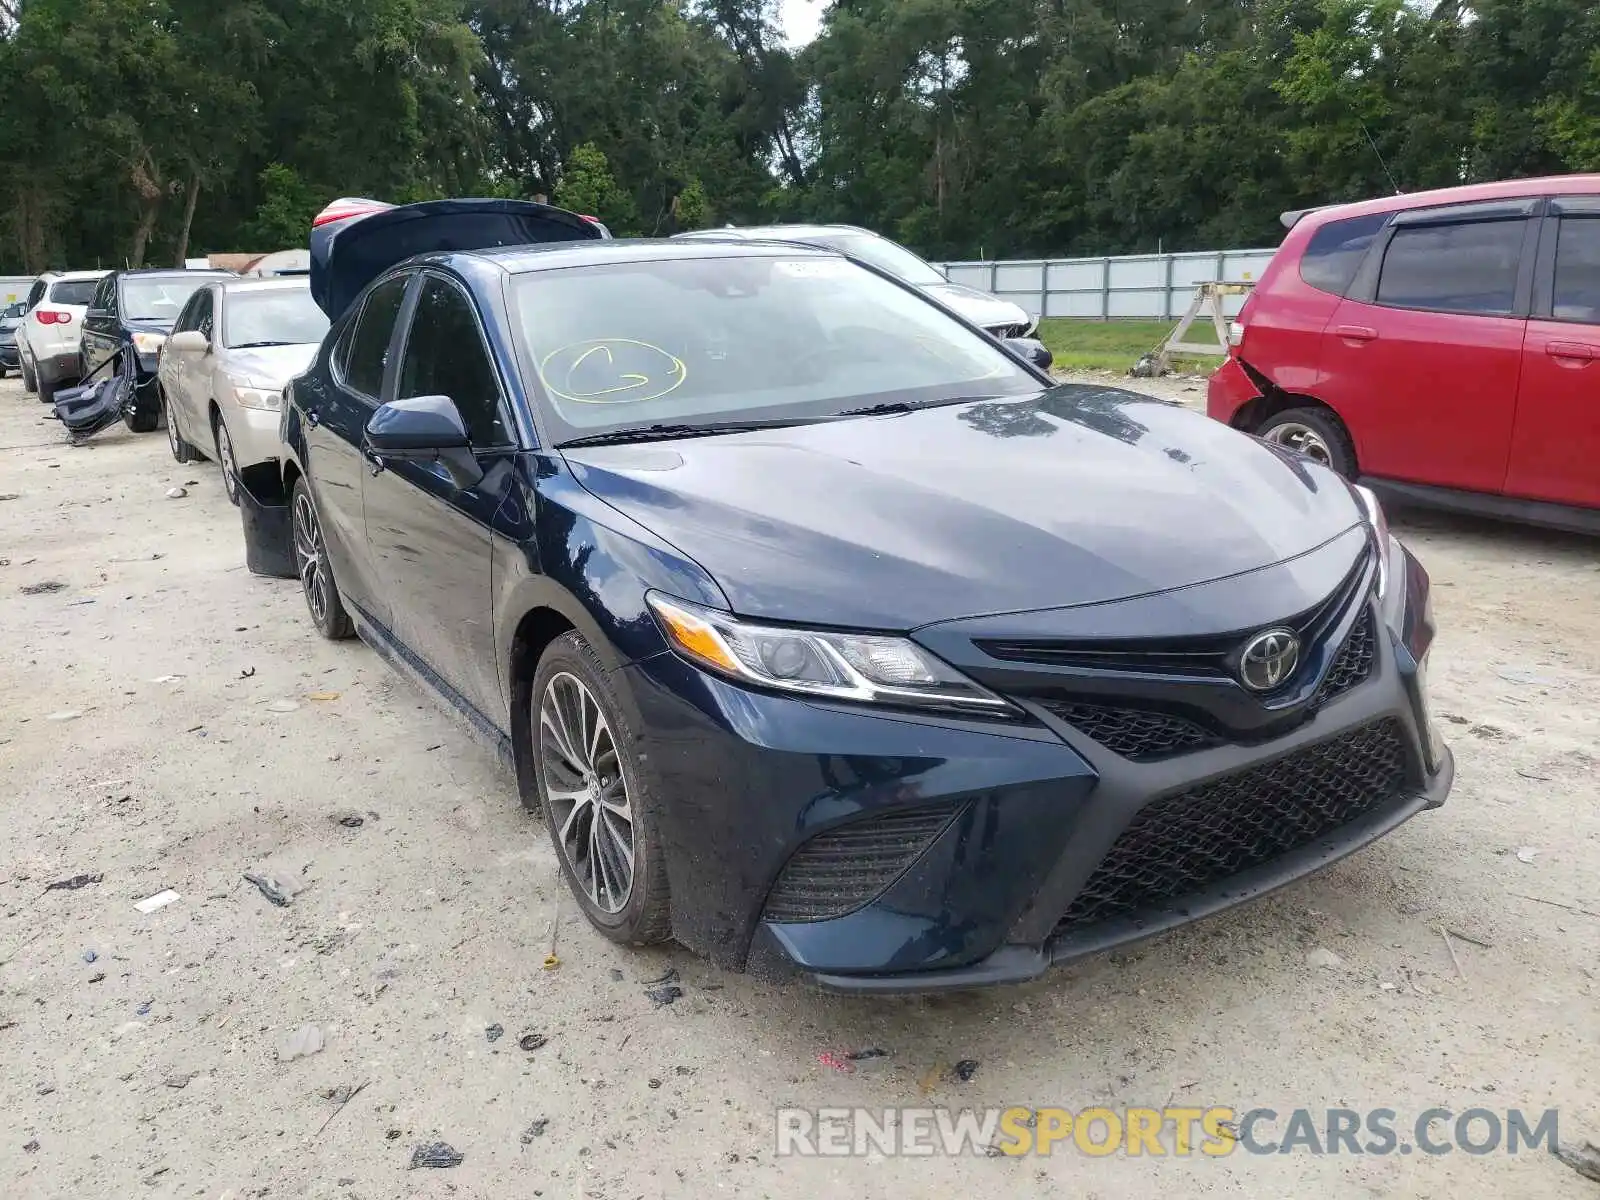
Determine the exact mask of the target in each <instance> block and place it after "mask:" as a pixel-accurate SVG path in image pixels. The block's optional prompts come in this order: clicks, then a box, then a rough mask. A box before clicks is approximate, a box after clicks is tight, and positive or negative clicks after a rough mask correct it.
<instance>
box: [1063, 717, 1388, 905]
mask: <svg viewBox="0 0 1600 1200" xmlns="http://www.w3.org/2000/svg"><path fill="white" fill-rule="evenodd" d="M1405 786H1406V753H1405V746H1404V743H1403V741H1402V739H1401V731H1400V726H1399V723H1398V722H1396V721H1395V720H1393V719H1392V718H1389V719H1385V720H1382V721H1377V722H1374V723H1373V724H1371V725H1366V726H1363V727H1362V728H1360V729H1356V730H1353V731H1351V732H1349V733H1346V734H1344V735H1343V736H1341V737H1338V738H1335V739H1333V740H1332V741H1328V742H1323V743H1321V744H1320V745H1316V746H1312V747H1309V748H1308V749H1305V750H1301V751H1299V752H1297V753H1295V754H1291V755H1289V756H1287V757H1285V758H1280V759H1278V760H1277V761H1275V762H1270V763H1264V764H1262V765H1261V766H1258V767H1252V768H1250V769H1249V770H1247V771H1241V772H1240V773H1239V774H1237V775H1231V776H1229V777H1227V778H1225V779H1219V780H1216V781H1214V782H1212V783H1206V784H1202V785H1200V786H1199V787H1196V788H1191V789H1189V790H1188V791H1186V792H1180V793H1177V794H1175V795H1171V796H1164V797H1162V798H1160V799H1158V800H1153V801H1151V802H1150V803H1149V804H1147V805H1145V806H1144V807H1143V808H1142V809H1140V810H1139V813H1138V815H1137V816H1136V817H1134V819H1133V822H1132V823H1131V824H1130V825H1129V826H1128V828H1127V829H1126V830H1124V831H1123V833H1122V836H1121V837H1119V838H1118V839H1117V840H1116V842H1115V844H1114V845H1113V846H1112V847H1111V850H1110V852H1109V853H1107V855H1106V856H1105V858H1104V859H1102V860H1101V862H1100V865H1099V866H1098V867H1096V868H1095V870H1094V873H1093V874H1092V875H1091V876H1090V877H1089V880H1088V882H1087V883H1085V884H1084V886H1083V890H1082V891H1081V892H1079V893H1078V895H1077V898H1076V899H1074V900H1073V902H1072V904H1071V906H1070V907H1069V908H1068V909H1067V911H1066V915H1064V916H1063V917H1062V918H1061V921H1060V922H1059V923H1058V924H1057V926H1056V932H1057V933H1058V934H1059V933H1062V932H1065V931H1067V930H1069V929H1076V928H1081V927H1083V926H1085V925H1091V924H1093V923H1095V922H1097V921H1103V920H1106V919H1107V918H1110V917H1118V916H1125V915H1128V914H1132V913H1138V912H1141V911H1143V910H1146V909H1149V908H1153V907H1155V906H1157V905H1160V904H1163V903H1165V902H1167V901H1171V900H1173V899H1176V898H1177V897H1180V896H1183V895H1186V894H1188V893H1190V892H1193V891H1196V890H1198V889H1200V888H1203V887H1206V886H1207V885H1210V884H1214V883H1218V882H1220V881H1222V880H1224V879H1227V878H1228V877H1229V876H1232V875H1236V874H1238V873H1239V872H1240V871H1244V870H1248V869H1249V868H1251V867H1257V866H1260V865H1262V864H1263V863H1267V862H1271V861H1272V860H1273V859H1275V858H1278V857H1279V856H1281V855H1283V854H1286V853H1288V852H1289V851H1291V850H1295V849H1298V848H1300V847H1302V846H1305V845H1307V844H1309V843H1310V842H1313V841H1315V840H1316V839H1317V838H1319V837H1321V836H1323V835H1324V834H1327V833H1330V832H1332V831H1333V830H1335V829H1337V828H1339V827H1340V826H1341V825H1346V824H1348V823H1349V822H1351V821H1353V820H1355V819H1356V818H1357V817H1359V816H1361V815H1362V814H1364V813H1366V812H1369V811H1371V810H1372V809H1375V808H1377V807H1379V806H1380V805H1382V804H1384V803H1386V802H1387V801H1389V800H1392V799H1394V798H1395V797H1396V796H1398V795H1399V794H1400V793H1401V792H1402V791H1403V790H1404V789H1405Z"/></svg>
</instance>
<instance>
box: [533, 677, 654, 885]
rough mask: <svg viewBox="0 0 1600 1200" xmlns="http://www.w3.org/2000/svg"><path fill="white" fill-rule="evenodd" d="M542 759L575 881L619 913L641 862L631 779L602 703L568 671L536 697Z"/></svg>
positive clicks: (554, 821)
mask: <svg viewBox="0 0 1600 1200" xmlns="http://www.w3.org/2000/svg"><path fill="white" fill-rule="evenodd" d="M539 763H540V771H541V773H542V777H543V780H544V794H545V811H546V816H547V819H548V820H549V821H550V825H551V829H552V830H554V831H555V833H556V841H557V843H558V844H559V845H560V847H561V852H562V854H563V855H564V856H565V857H566V860H567V866H568V868H569V869H570V870H571V872H572V875H573V878H574V879H576V880H577V881H578V885H579V886H580V887H581V888H582V889H583V891H584V892H585V894H586V895H587V896H588V898H589V900H590V902H591V903H592V904H593V905H594V906H595V907H596V908H598V909H599V910H600V911H601V912H604V913H608V914H615V913H619V912H621V911H622V909H623V908H624V907H625V906H626V905H627V903H628V898H629V896H630V895H631V894H632V893H633V879H634V871H635V863H636V858H635V854H634V827H633V807H632V805H631V804H630V803H629V800H628V784H627V780H626V779H625V778H624V777H623V774H622V764H621V762H620V760H619V759H618V757H617V747H616V742H615V740H614V738H613V736H612V733H611V726H610V725H609V724H608V723H607V721H606V718H605V714H604V713H603V712H602V711H601V709H600V704H599V701H597V700H596V699H595V697H594V693H592V692H591V691H590V690H589V689H588V687H587V686H586V685H585V684H584V683H583V681H582V680H580V679H579V678H578V677H577V676H576V675H571V674H568V673H567V672H565V671H563V672H561V673H560V674H557V675H553V676H551V678H550V682H549V683H547V684H546V685H545V689H544V695H543V696H542V697H541V699H540V701H539Z"/></svg>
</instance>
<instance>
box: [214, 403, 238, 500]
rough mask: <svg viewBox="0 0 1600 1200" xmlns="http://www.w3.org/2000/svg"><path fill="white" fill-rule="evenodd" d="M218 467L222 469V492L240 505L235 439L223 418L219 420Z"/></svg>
mask: <svg viewBox="0 0 1600 1200" xmlns="http://www.w3.org/2000/svg"><path fill="white" fill-rule="evenodd" d="M217 465H218V466H219V467H221V468H222V490H223V491H224V492H226V493H227V496H228V499H229V500H231V501H233V503H235V504H237V503H239V464H238V463H236V462H235V461H234V459H233V439H232V438H231V437H229V436H228V425H227V422H225V421H223V419H222V418H221V417H218V418H217Z"/></svg>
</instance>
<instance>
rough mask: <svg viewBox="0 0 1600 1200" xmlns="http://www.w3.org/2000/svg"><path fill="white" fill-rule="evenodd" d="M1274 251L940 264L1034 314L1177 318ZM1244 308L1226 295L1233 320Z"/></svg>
mask: <svg viewBox="0 0 1600 1200" xmlns="http://www.w3.org/2000/svg"><path fill="white" fill-rule="evenodd" d="M1273 253H1274V252H1273V251H1272V250H1216V251H1211V250H1202V251H1197V252H1193V253H1188V254H1130V255H1125V256H1123V257H1120V258H1049V259H1012V260H1008V261H1005V262H953V263H940V264H938V265H939V269H940V270H941V271H943V272H944V274H945V278H947V279H949V280H950V282H951V283H960V284H965V285H966V286H967V287H970V288H977V289H978V290H979V291H982V292H993V293H994V294H995V295H996V296H1000V297H1002V298H1003V299H1006V300H1010V301H1012V302H1013V303H1014V304H1019V305H1021V306H1022V307H1023V308H1025V309H1027V310H1028V312H1030V313H1031V314H1033V315H1034V316H1036V317H1087V318H1090V319H1099V320H1102V321H1104V320H1110V319H1113V318H1118V317H1143V318H1145V319H1148V320H1162V321H1176V320H1177V319H1178V318H1179V317H1181V316H1183V314H1184V313H1185V312H1186V311H1187V310H1188V308H1189V302H1190V301H1191V300H1193V299H1194V289H1195V287H1196V285H1198V284H1202V283H1210V282H1214V281H1223V280H1225V281H1227V282H1230V283H1240V282H1249V281H1251V280H1255V279H1259V278H1260V277H1261V272H1262V271H1263V270H1265V269H1266V265H1267V263H1268V262H1270V261H1271V260H1272V255H1273ZM1243 303H1244V297H1242V296H1230V297H1228V315H1229V316H1232V315H1233V314H1235V313H1237V312H1238V311H1239V306H1240V305H1241V304H1243Z"/></svg>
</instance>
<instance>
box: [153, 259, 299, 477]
mask: <svg viewBox="0 0 1600 1200" xmlns="http://www.w3.org/2000/svg"><path fill="white" fill-rule="evenodd" d="M327 331H328V318H327V317H326V316H325V315H324V314H323V312H322V310H321V309H320V308H318V307H317V306H316V304H315V302H314V301H313V300H312V299H311V286H310V282H309V280H307V279H304V278H288V279H227V280H222V281H220V282H218V283H213V284H208V285H207V286H206V287H203V288H201V289H200V290H199V291H197V292H195V294H194V295H193V296H192V297H191V298H190V300H189V303H188V304H187V305H185V307H184V310H183V312H182V313H181V314H180V315H179V317H178V321H177V324H176V326H174V328H173V331H172V336H171V337H169V338H168V339H167V341H166V344H165V345H164V346H162V348H161V360H160V363H159V365H158V366H157V368H156V378H157V379H158V381H159V382H160V386H161V402H162V407H163V408H164V410H165V411H166V415H167V439H168V441H169V442H170V443H171V445H172V456H173V457H174V458H175V459H177V460H178V461H179V462H189V461H191V460H192V459H194V458H196V457H205V458H209V459H211V460H212V461H214V462H216V463H217V465H218V466H220V467H221V469H222V484H223V487H224V488H225V489H226V490H227V493H228V499H229V500H232V501H233V502H234V503H235V504H237V503H239V473H240V471H242V470H244V469H246V468H248V467H251V466H254V465H255V464H257V463H263V462H271V461H273V460H275V459H276V458H277V457H278V412H279V408H280V406H281V405H282V402H283V388H284V385H285V384H287V383H288V382H289V380H291V379H293V378H294V377H295V376H296V375H298V374H300V373H301V372H302V371H304V370H305V369H306V368H307V367H308V366H310V365H311V360H312V358H313V357H314V356H315V355H316V352H317V346H318V344H319V343H320V342H321V341H322V335H323V334H325V333H326V332H327Z"/></svg>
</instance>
